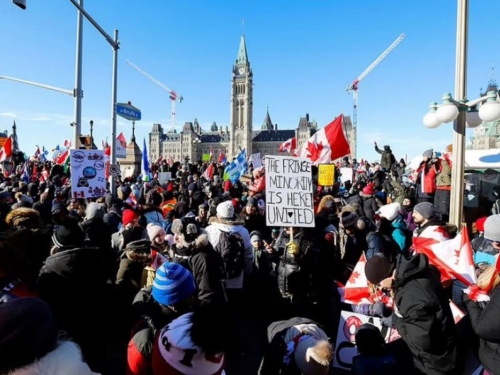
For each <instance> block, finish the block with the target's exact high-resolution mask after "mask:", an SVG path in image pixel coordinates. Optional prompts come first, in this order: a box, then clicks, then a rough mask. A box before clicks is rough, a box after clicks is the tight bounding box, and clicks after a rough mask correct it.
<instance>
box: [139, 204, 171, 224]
mask: <svg viewBox="0 0 500 375" xmlns="http://www.w3.org/2000/svg"><path fill="white" fill-rule="evenodd" d="M138 213H139V215H140V216H141V218H140V219H139V223H140V224H141V226H143V227H144V228H145V227H146V226H147V225H148V224H151V223H152V224H155V225H158V226H160V227H162V228H163V229H165V219H164V218H163V211H162V210H161V209H160V208H158V207H155V206H149V205H143V206H142V208H141V209H140V210H139V212H138Z"/></svg>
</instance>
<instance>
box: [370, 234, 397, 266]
mask: <svg viewBox="0 0 500 375" xmlns="http://www.w3.org/2000/svg"><path fill="white" fill-rule="evenodd" d="M373 236H378V238H379V240H380V252H381V253H382V254H383V255H384V256H385V257H386V258H387V259H388V260H389V261H392V259H395V257H396V255H397V254H399V252H400V250H399V246H398V244H397V243H396V241H394V239H393V238H392V237H391V236H388V235H387V234H385V233H380V232H369V233H368V234H367V235H366V242H367V243H370V240H371V238H372V237H373ZM374 255H375V253H374V254H368V253H367V254H366V257H367V259H369V258H371V257H372V256H374Z"/></svg>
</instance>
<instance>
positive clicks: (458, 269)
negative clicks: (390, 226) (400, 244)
mask: <svg viewBox="0 0 500 375" xmlns="http://www.w3.org/2000/svg"><path fill="white" fill-rule="evenodd" d="M443 232H444V228H442V227H437V228H436V229H435V231H434V232H433V234H434V237H435V238H427V239H426V242H424V239H422V240H421V241H420V242H419V241H418V239H419V238H420V237H417V238H415V239H414V245H415V251H416V252H417V253H422V254H425V255H427V257H428V258H429V263H431V264H433V265H435V266H436V267H437V268H438V269H439V271H440V272H441V281H442V282H443V281H446V280H451V279H458V280H460V281H461V282H463V283H464V284H465V285H467V286H470V285H473V284H476V273H475V264H474V259H473V257H472V247H471V244H470V241H469V235H468V233H467V227H466V226H463V227H462V230H461V231H460V234H458V235H457V236H456V237H455V238H453V239H451V240H450V239H447V238H446V236H445V235H444V234H443ZM437 237H440V238H441V240H440V241H439V240H438V239H437Z"/></svg>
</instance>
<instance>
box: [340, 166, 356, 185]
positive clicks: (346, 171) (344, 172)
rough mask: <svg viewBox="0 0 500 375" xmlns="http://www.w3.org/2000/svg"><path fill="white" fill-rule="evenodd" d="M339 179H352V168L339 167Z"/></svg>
mask: <svg viewBox="0 0 500 375" xmlns="http://www.w3.org/2000/svg"><path fill="white" fill-rule="evenodd" d="M340 175H341V176H340V181H341V182H342V183H345V182H346V181H351V182H353V181H352V168H340Z"/></svg>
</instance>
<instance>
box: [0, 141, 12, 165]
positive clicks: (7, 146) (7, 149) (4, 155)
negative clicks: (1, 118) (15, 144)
mask: <svg viewBox="0 0 500 375" xmlns="http://www.w3.org/2000/svg"><path fill="white" fill-rule="evenodd" d="M11 156H12V138H11V137H9V138H7V140H6V141H5V143H4V145H3V147H2V149H1V150H0V162H2V161H4V160H6V159H8V158H10V157H11Z"/></svg>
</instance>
